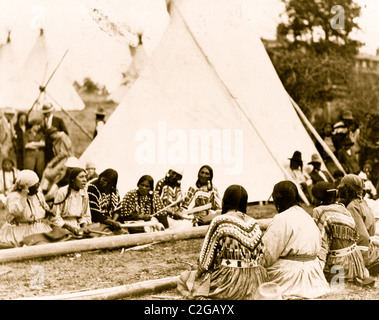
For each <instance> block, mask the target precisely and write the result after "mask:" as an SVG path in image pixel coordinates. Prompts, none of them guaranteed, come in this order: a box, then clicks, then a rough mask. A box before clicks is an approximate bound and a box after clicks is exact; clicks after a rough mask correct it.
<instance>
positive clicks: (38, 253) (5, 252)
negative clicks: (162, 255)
mask: <svg viewBox="0 0 379 320" xmlns="http://www.w3.org/2000/svg"><path fill="white" fill-rule="evenodd" d="M207 229H208V226H200V227H193V228H191V229H188V230H178V231H175V230H165V231H158V232H150V233H138V234H126V235H117V236H107V237H99V238H91V239H81V240H70V241H65V242H56V243H48V244H39V245H35V246H30V247H21V248H12V249H2V250H0V263H5V262H11V261H22V260H27V259H34V258H42V257H51V256H57V255H63V254H68V253H73V252H82V251H92V250H99V249H113V248H120V247H132V246H137V245H143V244H148V243H151V242H156V241H159V242H166V241H172V240H184V239H192V238H201V237H204V236H205V233H206V231H207Z"/></svg>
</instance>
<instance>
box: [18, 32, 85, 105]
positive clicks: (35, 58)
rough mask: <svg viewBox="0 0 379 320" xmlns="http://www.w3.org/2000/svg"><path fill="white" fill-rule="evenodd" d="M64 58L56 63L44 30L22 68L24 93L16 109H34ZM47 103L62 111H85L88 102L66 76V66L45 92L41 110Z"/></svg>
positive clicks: (59, 68)
mask: <svg viewBox="0 0 379 320" xmlns="http://www.w3.org/2000/svg"><path fill="white" fill-rule="evenodd" d="M60 58H61V57H59V58H56V59H54V60H53V59H52V57H51V56H50V54H49V50H48V45H47V41H46V38H45V35H44V31H43V29H41V31H40V35H39V37H38V38H37V40H36V42H35V44H34V46H33V48H32V49H31V51H30V53H29V55H28V56H27V58H26V60H25V62H24V64H23V65H22V67H21V72H20V74H21V77H22V78H21V79H20V81H19V86H20V89H19V92H18V94H17V100H16V105H14V107H15V108H17V109H24V110H29V109H30V108H31V107H32V105H33V103H34V102H35V100H36V99H37V98H38V96H39V94H40V86H45V85H46V83H47V81H48V79H49V78H50V77H51V75H52V74H53V72H54V69H55V68H56V67H57V65H58V63H59V61H60V60H59V59H60ZM21 88H22V89H21ZM44 102H47V103H52V104H53V105H54V106H56V107H57V108H58V109H59V108H60V107H61V108H63V109H65V110H82V109H84V107H85V105H84V102H83V100H82V99H81V98H80V96H79V95H78V93H77V92H76V90H75V88H74V86H73V83H72V81H70V79H69V78H68V76H67V74H66V73H65V70H64V67H63V64H62V65H60V66H59V67H58V68H57V69H56V72H55V73H54V74H53V76H52V77H51V80H50V82H49V83H48V84H47V86H46V90H45V92H43V93H42V94H41V96H40V100H39V103H38V106H41V105H42V104H43V103H44ZM38 106H37V107H38Z"/></svg>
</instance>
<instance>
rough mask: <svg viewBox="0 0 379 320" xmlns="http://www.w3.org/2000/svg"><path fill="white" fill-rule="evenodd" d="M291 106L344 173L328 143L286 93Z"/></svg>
mask: <svg viewBox="0 0 379 320" xmlns="http://www.w3.org/2000/svg"><path fill="white" fill-rule="evenodd" d="M288 97H289V99H290V101H291V103H292V105H293V107H294V108H295V110H296V112H297V114H298V115H299V117H300V118H301V119H302V120H303V122H304V123H305V125H306V126H307V127H308V129H309V131H311V132H312V134H313V135H314V137H315V138H316V139H317V141H318V142H319V143H320V144H321V146H322V147H323V148H324V150H325V151H326V153H327V154H328V156H330V157H331V158H332V160H333V162H334V163H335V165H336V166H337V168H338V169H340V170H341V171H342V172H343V173H344V174H346V172H345V170H344V169H343V167H342V165H341V164H340V162H339V161H338V159H337V157H336V156H335V154H334V153H333V151H332V150H330V148H329V147H328V145H327V144H326V143H325V141H324V140H322V138H321V136H320V135H319V134H318V132H317V130H316V129H315V128H314V127H313V125H312V124H311V123H310V122H309V120H308V119H307V117H306V116H305V114H304V113H303V111H302V110H301V109H300V107H299V106H298V105H297V103H296V102H295V101H294V100H293V99H292V98H291V97H290V95H288Z"/></svg>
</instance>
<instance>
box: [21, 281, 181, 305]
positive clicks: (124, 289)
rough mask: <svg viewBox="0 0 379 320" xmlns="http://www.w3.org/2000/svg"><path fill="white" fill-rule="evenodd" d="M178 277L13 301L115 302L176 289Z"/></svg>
mask: <svg viewBox="0 0 379 320" xmlns="http://www.w3.org/2000/svg"><path fill="white" fill-rule="evenodd" d="M178 281H179V276H173V277H167V278H161V279H155V280H147V281H142V282H137V283H132V284H126V285H122V286H117V287H111V288H104V289H96V290H87V291H80V292H73V293H65V294H59V295H54V296H37V297H26V298H25V297H24V298H19V299H15V300H117V299H122V298H126V297H130V296H135V295H142V294H151V293H154V292H157V291H162V290H167V289H173V288H176V286H177V283H178Z"/></svg>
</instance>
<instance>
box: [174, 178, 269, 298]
mask: <svg viewBox="0 0 379 320" xmlns="http://www.w3.org/2000/svg"><path fill="white" fill-rule="evenodd" d="M247 198H248V195H247V192H246V190H245V189H244V188H243V187H242V186H239V185H231V186H229V187H228V188H227V189H226V191H225V193H224V197H223V199H222V212H221V215H219V216H216V217H215V218H214V219H213V220H212V222H211V224H210V226H209V228H208V231H207V234H206V235H205V239H204V242H203V245H202V248H201V251H200V257H199V261H198V268H197V270H193V271H185V272H183V273H182V274H181V275H180V278H179V282H178V290H179V292H180V293H181V294H182V295H183V296H184V297H185V298H187V299H203V298H207V299H215V300H216V299H217V300H220V299H221V300H253V299H254V296H255V293H256V290H257V289H258V287H259V286H260V285H261V284H262V283H264V282H266V281H268V277H267V272H266V270H265V269H264V267H263V266H262V261H263V260H262V258H263V252H264V247H263V244H262V242H261V238H262V232H261V230H260V228H259V225H258V223H257V222H256V220H254V219H253V218H251V217H249V216H248V215H247V214H246V211H247Z"/></svg>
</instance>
